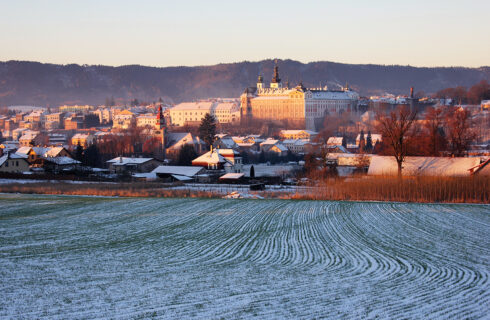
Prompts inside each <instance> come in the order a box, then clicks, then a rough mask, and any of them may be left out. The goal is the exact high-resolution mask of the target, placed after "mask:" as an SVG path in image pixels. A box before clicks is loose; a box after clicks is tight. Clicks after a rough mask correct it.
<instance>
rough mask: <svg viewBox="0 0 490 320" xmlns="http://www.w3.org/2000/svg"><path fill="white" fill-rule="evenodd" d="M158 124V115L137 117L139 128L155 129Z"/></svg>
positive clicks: (149, 114) (148, 114)
mask: <svg viewBox="0 0 490 320" xmlns="http://www.w3.org/2000/svg"><path fill="white" fill-rule="evenodd" d="M156 124H157V116H156V114H151V113H147V114H143V115H141V116H138V117H136V126H138V127H152V128H154V127H155V126H156Z"/></svg>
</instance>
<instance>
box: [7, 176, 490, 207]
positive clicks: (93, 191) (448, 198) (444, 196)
mask: <svg viewBox="0 0 490 320" xmlns="http://www.w3.org/2000/svg"><path fill="white" fill-rule="evenodd" d="M489 187H490V179H488V178H486V177H468V178H440V177H416V178H404V179H403V180H402V181H399V180H398V179H397V178H393V177H364V178H351V179H329V180H324V181H321V182H319V183H318V184H317V185H316V187H314V188H313V190H314V191H313V192H310V193H295V194H291V193H288V192H280V191H278V192H274V191H265V192H262V193H260V195H261V196H264V197H265V198H270V199H301V200H346V201H348V200H351V201H396V202H421V203H428V202H430V203H434V202H441V203H490V188H489ZM0 192H3V193H27V194H64V195H88V196H118V197H181V198H220V197H221V196H222V195H223V194H221V193H219V192H218V191H198V190H189V189H187V190H186V189H179V190H175V189H167V188H165V186H163V185H162V184H159V183H144V182H140V183H84V184H71V183H63V182H58V183H53V182H39V183H26V184H20V183H12V184H3V185H0Z"/></svg>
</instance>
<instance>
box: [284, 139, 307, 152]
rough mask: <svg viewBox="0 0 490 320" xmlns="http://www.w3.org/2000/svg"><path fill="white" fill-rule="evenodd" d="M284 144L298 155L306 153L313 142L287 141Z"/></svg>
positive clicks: (303, 140)
mask: <svg viewBox="0 0 490 320" xmlns="http://www.w3.org/2000/svg"><path fill="white" fill-rule="evenodd" d="M282 144H283V145H284V146H285V147H286V148H288V149H289V151H291V152H292V153H296V154H298V153H306V149H307V146H308V145H311V142H310V141H309V140H308V139H286V140H283V141H282Z"/></svg>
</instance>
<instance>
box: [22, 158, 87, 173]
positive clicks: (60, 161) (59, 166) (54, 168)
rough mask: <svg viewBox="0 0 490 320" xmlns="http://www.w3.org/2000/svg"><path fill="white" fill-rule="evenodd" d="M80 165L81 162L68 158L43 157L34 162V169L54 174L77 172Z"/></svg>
mask: <svg viewBox="0 0 490 320" xmlns="http://www.w3.org/2000/svg"><path fill="white" fill-rule="evenodd" d="M80 165H81V162H80V161H78V160H75V159H72V158H71V157H67V156H60V157H42V158H37V159H36V160H34V161H33V162H32V166H33V167H34V168H43V169H44V171H46V172H54V173H59V172H61V171H72V170H76V169H77V168H78V167H79V166H80Z"/></svg>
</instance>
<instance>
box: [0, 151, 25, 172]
mask: <svg viewBox="0 0 490 320" xmlns="http://www.w3.org/2000/svg"><path fill="white" fill-rule="evenodd" d="M27 171H29V162H27V160H26V158H25V157H23V156H22V155H19V154H15V153H7V154H5V155H3V156H2V157H0V172H10V173H22V172H27Z"/></svg>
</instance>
